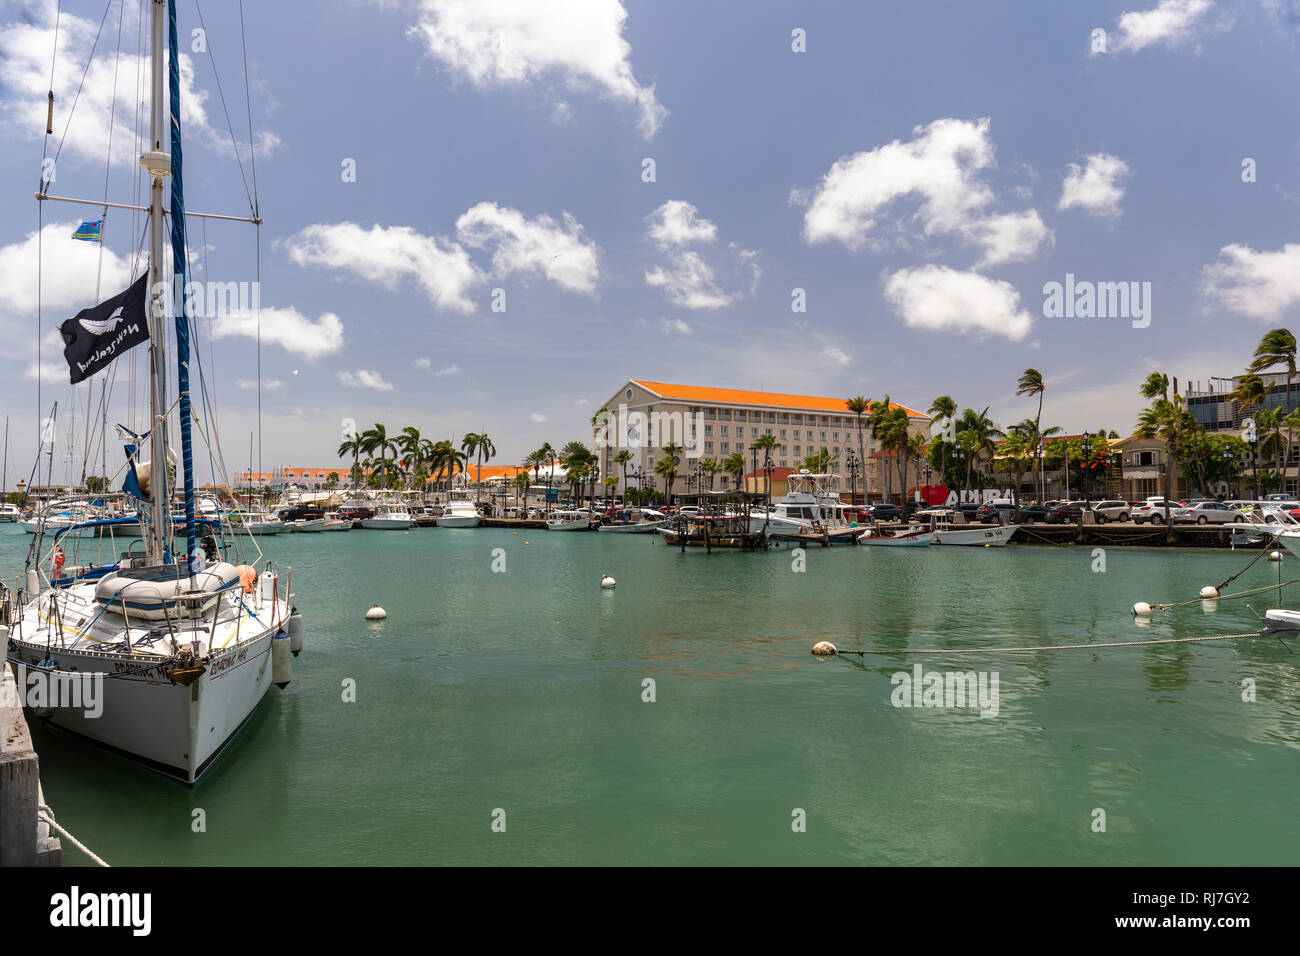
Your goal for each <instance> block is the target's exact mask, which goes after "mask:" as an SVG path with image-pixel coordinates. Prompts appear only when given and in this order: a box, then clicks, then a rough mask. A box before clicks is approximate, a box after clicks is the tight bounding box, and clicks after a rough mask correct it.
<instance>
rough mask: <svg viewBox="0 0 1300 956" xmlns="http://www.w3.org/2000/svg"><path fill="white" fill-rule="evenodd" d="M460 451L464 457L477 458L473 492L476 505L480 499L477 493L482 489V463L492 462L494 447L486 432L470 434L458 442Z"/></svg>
mask: <svg viewBox="0 0 1300 956" xmlns="http://www.w3.org/2000/svg"><path fill="white" fill-rule="evenodd" d="M460 448H461V451H463V452H465V454H466V455H477V456H478V474H477V475H476V476H475V477H476V478H477V482H476V484H475V490H474V503H475V504H478V502H479V500H480V497H479V491H480V490H481V489H482V487H483V462H484V460H485V459H486V460H487V461H491V460H492V456H493V455H495V454H496V453H497V449H496V446H495V445H493V444H492V439H491V438H489V437H488V434H487V432H481V433H476V432H470V433H469V434H467V435H466V436H465V437H464V438H462V439H461V440H460Z"/></svg>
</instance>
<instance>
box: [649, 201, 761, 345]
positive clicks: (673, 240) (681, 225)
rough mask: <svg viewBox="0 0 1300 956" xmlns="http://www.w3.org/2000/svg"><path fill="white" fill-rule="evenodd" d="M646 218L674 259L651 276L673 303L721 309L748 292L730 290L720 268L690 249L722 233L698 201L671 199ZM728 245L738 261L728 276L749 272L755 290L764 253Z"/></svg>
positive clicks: (653, 235)
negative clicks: (719, 275) (702, 213)
mask: <svg viewBox="0 0 1300 956" xmlns="http://www.w3.org/2000/svg"><path fill="white" fill-rule="evenodd" d="M646 222H647V223H648V224H649V228H648V229H647V235H648V236H649V238H650V239H651V240H652V241H653V242H654V244H655V245H656V246H657V247H658V248H659V251H660V252H662V253H663V254H664V255H665V256H666V257H667V258H668V265H667V266H655V267H654V268H652V269H647V270H646V273H645V281H646V283H647V284H648V285H650V286H653V287H654V288H657V289H662V290H663V293H664V296H665V297H666V298H667V299H668V301H669V302H672V303H673V304H674V305H679V306H682V307H683V308H687V309H719V308H722V307H724V306H728V305H731V304H732V303H733V302H735V301H737V300H738V299H740V298H742V297H743V296H744V294H745V293H744V292H742V291H739V290H737V291H733V292H729V291H727V290H726V289H724V288H723V287H722V285H721V283H720V282H719V281H718V278H717V273H716V271H715V269H714V267H713V266H712V265H710V264H709V263H708V262H706V261H705V260H704V257H703V256H701V255H700V254H699V253H698V252H696V251H694V250H692V249H687V248H686V247H687V246H689V245H691V244H693V243H700V244H705V245H708V244H711V243H714V242H716V241H717V237H718V227H717V225H716V224H715V223H713V222H711V221H709V220H708V219H704V218H702V217H701V216H700V215H699V211H698V210H697V209H696V208H695V207H694V206H692V205H691V204H690V203H688V202H686V201H685V200H682V199H670V200H669V201H668V202H666V203H664V204H663V205H662V206H660V207H659V208H658V209H656V210H655V211H654V212H652V213H651V214H650V215H649V216H647V217H646ZM728 249H729V250H730V251H731V253H732V254H733V255H734V257H735V261H734V264H730V265H729V266H728V269H729V273H728V279H729V280H730V281H734V282H736V283H739V282H743V281H745V278H746V273H748V284H749V294H750V295H753V294H754V292H755V290H756V289H757V287H758V280H759V278H760V277H761V276H762V274H763V272H762V270H761V269H760V268H759V267H758V254H757V253H756V252H754V251H753V250H752V249H742V248H740V247H739V246H738V245H736V244H735V243H734V242H733V243H729V244H728ZM729 284H730V282H729ZM683 324H685V323H683Z"/></svg>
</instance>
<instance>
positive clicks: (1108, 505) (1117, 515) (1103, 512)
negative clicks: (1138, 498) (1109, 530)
mask: <svg viewBox="0 0 1300 956" xmlns="http://www.w3.org/2000/svg"><path fill="white" fill-rule="evenodd" d="M1092 513H1093V514H1094V515H1095V516H1096V518H1097V524H1105V523H1106V522H1107V521H1127V520H1128V519H1129V516H1130V515H1131V514H1132V513H1133V508H1132V506H1131V505H1129V503H1128V502H1127V501H1120V500H1118V499H1115V500H1108V501H1097V502H1093V505H1092Z"/></svg>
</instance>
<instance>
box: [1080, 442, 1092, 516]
mask: <svg viewBox="0 0 1300 956" xmlns="http://www.w3.org/2000/svg"><path fill="white" fill-rule="evenodd" d="M1079 449H1080V451H1081V452H1082V453H1083V457H1082V458H1081V459H1080V461H1079V480H1080V483H1081V484H1082V485H1083V500H1084V501H1087V500H1088V471H1087V469H1088V467H1089V464H1090V462H1091V459H1092V436H1090V435H1089V434H1088V433H1087V432H1084V433H1083V441H1082V442H1080V443H1079Z"/></svg>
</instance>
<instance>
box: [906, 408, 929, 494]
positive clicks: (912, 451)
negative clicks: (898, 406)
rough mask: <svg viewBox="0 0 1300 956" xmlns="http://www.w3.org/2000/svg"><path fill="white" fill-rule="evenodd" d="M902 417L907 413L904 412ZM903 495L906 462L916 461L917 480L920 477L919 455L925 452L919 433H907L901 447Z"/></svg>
mask: <svg viewBox="0 0 1300 956" xmlns="http://www.w3.org/2000/svg"><path fill="white" fill-rule="evenodd" d="M903 414H904V415H906V414H907V413H906V412H904V413H903ZM903 451H904V456H903V493H904V494H906V493H907V462H909V461H916V463H917V465H916V469H917V473H916V476H917V480H918V481H919V480H920V477H921V463H920V459H921V455H922V454H923V453H924V452H925V436H924V435H922V434H921V433H920V432H908V433H907V441H906V443H905V445H904V447H903Z"/></svg>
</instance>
